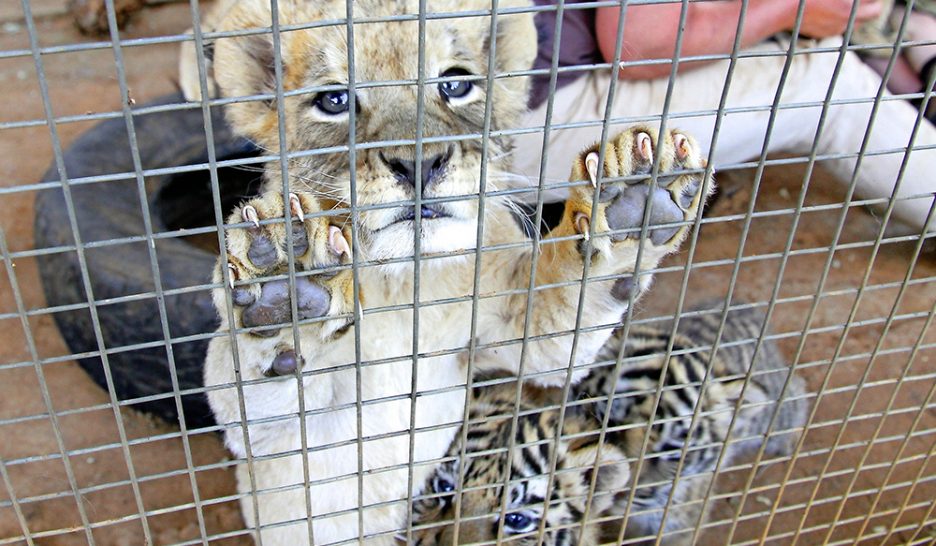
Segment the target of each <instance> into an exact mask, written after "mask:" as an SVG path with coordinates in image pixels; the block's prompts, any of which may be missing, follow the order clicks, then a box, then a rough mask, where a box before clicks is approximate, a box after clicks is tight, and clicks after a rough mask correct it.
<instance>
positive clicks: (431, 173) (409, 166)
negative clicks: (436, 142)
mask: <svg viewBox="0 0 936 546" xmlns="http://www.w3.org/2000/svg"><path fill="white" fill-rule="evenodd" d="M451 155H452V154H451V150H448V151H446V152H445V153H442V154H438V155H435V156H432V157H430V158H429V159H424V160H423V162H422V171H421V172H420V173H419V174H420V178H421V179H422V180H421V183H422V188H423V190H425V189H426V188H428V187H429V186H431V185H432V184H434V183H436V182H438V181H439V179H441V178H442V173H444V172H445V167H446V166H447V165H448V161H449V158H450V157H451ZM380 160H381V161H383V162H384V164H385V165H386V166H387V168H388V169H390V171H391V172H392V173H393V175H394V176H396V178H397V180H399V181H400V182H403V183H406V184H409V185H410V186H412V187H414V188H415V187H416V162H415V161H411V160H409V159H400V158H397V157H387V156H385V155H384V154H383V152H381V153H380Z"/></svg>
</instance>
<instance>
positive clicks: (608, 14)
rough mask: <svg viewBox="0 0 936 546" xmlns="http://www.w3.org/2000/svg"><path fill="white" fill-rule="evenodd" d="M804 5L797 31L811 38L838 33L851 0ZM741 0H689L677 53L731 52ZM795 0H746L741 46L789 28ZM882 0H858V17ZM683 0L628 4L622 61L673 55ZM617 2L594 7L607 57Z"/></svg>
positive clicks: (652, 69) (666, 68) (658, 72)
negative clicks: (693, 0) (679, 48)
mask: <svg viewBox="0 0 936 546" xmlns="http://www.w3.org/2000/svg"><path fill="white" fill-rule="evenodd" d="M805 1H806V11H805V12H804V14H803V23H802V26H801V28H800V33H801V34H803V35H805V36H811V37H813V38H825V37H828V36H834V35H836V34H841V33H842V32H843V31H844V30H845V27H846V26H847V23H848V18H849V15H850V13H851V9H852V3H853V0H805ZM741 4H742V3H741V1H740V0H731V1H706V2H690V3H689V6H688V11H687V13H686V26H685V30H684V31H683V44H682V49H681V51H680V56H681V57H692V56H699V55H718V54H728V53H730V52H731V49H732V47H733V46H734V41H735V31H736V30H737V27H738V17H739V16H740V13H741ZM798 7H799V0H750V1H749V3H748V9H747V13H746V15H745V19H744V27H743V29H742V36H741V47H742V48H745V47H750V46H753V45H755V44H757V43H759V42H761V41H763V40H764V39H766V38H768V37H770V36H772V35H774V34H776V33H778V32H783V31H787V30H792V28H793V25H794V23H795V20H796V12H797V9H798ZM881 9H882V7H881V2H880V0H862V2H861V5H860V6H859V7H858V13H857V16H856V20H857V22H859V23H860V22H863V21H867V20H870V19H874V18H875V17H877V16H878V15H879V14H880V12H881ZM681 11H682V3H680V2H676V3H665V4H652V5H633V6H628V7H627V12H626V19H625V25H624V47H623V48H622V51H621V60H622V61H636V60H646V59H671V58H672V57H673V53H674V51H675V48H676V39H677V36H678V35H679V20H680V12H681ZM620 16H621V8H618V7H607V8H598V10H597V14H596V17H595V34H596V37H597V40H598V46H599V48H600V49H601V54H602V56H603V57H604V59H605V60H606V61H612V60H614V49H615V40H616V38H617V27H618V22H619V20H620ZM699 64H700V63H699V62H691V63H680V68H681V69H688V68H694V67H698V66H699ZM669 72H670V64H669V63H666V64H646V65H637V66H630V67H625V68H623V69H622V70H621V72H620V76H621V78H622V79H653V78H659V77H663V76H667V75H669Z"/></svg>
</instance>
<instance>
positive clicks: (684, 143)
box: [673, 133, 691, 159]
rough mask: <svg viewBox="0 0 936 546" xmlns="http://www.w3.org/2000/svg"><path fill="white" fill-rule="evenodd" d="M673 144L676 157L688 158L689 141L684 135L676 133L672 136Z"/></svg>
mask: <svg viewBox="0 0 936 546" xmlns="http://www.w3.org/2000/svg"><path fill="white" fill-rule="evenodd" d="M673 144H674V145H675V146H676V157H678V158H679V159H686V158H687V157H689V152H690V151H691V150H690V149H689V139H688V138H687V137H686V135H683V134H680V133H676V134H675V135H673Z"/></svg>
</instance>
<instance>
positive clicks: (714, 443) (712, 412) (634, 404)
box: [572, 306, 808, 545]
mask: <svg viewBox="0 0 936 546" xmlns="http://www.w3.org/2000/svg"><path fill="white" fill-rule="evenodd" d="M705 308H708V309H709V311H708V312H706V313H703V314H701V315H695V316H691V317H686V318H683V319H682V320H680V323H679V329H678V331H677V333H676V334H675V336H671V333H672V327H671V326H670V325H666V326H663V327H661V326H646V325H634V326H632V327H631V328H630V331H629V332H628V337H627V339H626V340H624V339H622V337H623V336H622V332H621V331H617V332H615V334H614V335H613V336H612V337H611V339H609V341H608V342H607V344H605V346H604V348H603V350H602V352H601V354H599V356H598V358H599V362H601V361H605V362H608V361H611V363H610V364H607V365H605V366H602V367H599V368H595V369H594V371H592V373H590V374H589V375H588V377H586V378H585V380H583V381H582V382H581V383H579V384H578V385H576V386H575V387H574V389H573V393H572V396H574V397H576V398H577V399H579V400H585V399H592V402H590V403H588V404H587V405H585V406H580V407H581V408H582V409H584V410H585V411H589V412H591V413H592V415H593V416H594V417H595V418H596V419H598V420H601V419H603V418H604V417H605V413H606V412H607V411H608V404H607V397H608V395H609V394H610V393H611V391H612V390H613V391H614V395H615V398H614V401H613V403H612V404H611V410H610V411H611V415H610V417H609V420H608V423H609V424H608V426H609V428H612V427H613V428H616V429H618V430H620V433H619V436H618V437H617V438H618V440H619V441H620V443H619V444H618V446H619V447H621V448H622V449H623V450H624V451H626V452H627V454H628V456H629V457H630V458H631V461H632V470H634V472H635V474H637V475H636V476H635V477H634V481H636V487H637V489H636V491H635V492H634V494H633V501H632V502H633V504H632V505H631V507H630V512H629V514H628V519H627V530H626V533H625V537H626V538H628V539H636V538H638V537H647V540H648V543H650V544H653V543H655V539H656V535H657V534H658V532H659V529H660V527H661V525H662V526H663V532H664V533H665V534H664V535H663V536H664V538H663V540H662V541H661V543H662V544H666V545H678V544H689V543H690V539H691V537H692V530H694V529H695V528H696V526H697V525H700V524H702V523H704V522H705V521H706V518H707V515H708V514H707V508H708V506H707V504H708V503H706V506H703V504H702V499H703V497H704V495H705V492H706V491H707V489H708V487H709V484H710V482H711V480H712V477H713V475H714V472H715V470H716V464H717V462H718V457H719V454H720V452H721V449H722V446H723V445H724V444H725V440H726V435H727V433H728V428H729V425H730V423H731V419H732V416H733V415H734V411H735V407H736V404H737V402H738V399H739V397H741V395H742V389H743V386H744V383H745V378H746V376H747V374H748V372H749V371H752V374H751V379H750V382H749V384H748V387H747V389H746V390H744V392H743V396H744V400H743V401H742V403H741V406H740V408H741V409H740V412H739V415H738V417H737V419H736V421H735V425H734V427H733V429H732V430H731V439H730V442H729V447H728V451H727V452H726V454H725V457H724V458H723V465H725V464H730V463H731V462H732V461H734V460H736V459H737V457H738V456H739V455H743V454H751V453H754V452H756V451H757V449H758V448H759V447H760V445H761V444H762V443H763V442H764V441H766V443H767V445H766V447H765V452H766V453H767V454H769V455H774V456H780V455H785V454H788V453H789V452H790V451H791V448H792V447H793V445H794V444H795V443H796V440H797V439H798V435H799V431H800V429H801V428H802V426H803V425H804V423H805V421H806V413H807V409H808V407H807V406H808V404H807V402H806V400H805V399H804V398H803V396H802V395H803V394H804V392H805V386H804V382H803V380H802V378H800V377H798V376H796V375H795V374H794V375H793V377H791V378H790V385H789V387H788V388H787V393H786V395H785V396H784V402H783V405H782V407H781V409H780V411H779V412H778V414H777V417H776V422H775V423H774V426H773V429H772V430H771V432H770V436H769V437H768V438H766V439H765V435H766V434H767V429H768V425H769V424H770V419H771V416H772V415H773V413H774V411H773V410H774V409H775V407H776V402H777V400H778V399H779V398H780V394H781V390H782V388H783V385H784V383H785V382H786V380H787V376H788V375H789V373H790V370H789V367H788V366H787V364H786V363H785V362H784V360H783V358H782V356H781V355H780V352H779V350H778V348H777V346H776V345H775V344H774V343H773V342H772V341H769V340H767V341H764V342H763V343H762V344H761V346H760V349H759V350H758V352H757V355H756V358H755V355H754V349H755V346H756V340H757V338H758V337H759V336H760V334H761V329H762V327H763V323H764V317H763V316H762V315H760V314H759V313H757V312H755V311H752V310H750V309H745V310H737V311H731V312H730V313H729V314H728V317H727V319H726V322H725V325H724V329H723V332H722V336H721V339H720V341H719V348H718V351H717V352H716V354H715V357H714V358H711V350H710V349H711V347H712V345H713V344H714V342H715V340H716V334H717V332H718V327H719V323H720V320H721V315H722V313H721V311H719V310H713V309H711V307H710V306H705V307H703V309H705ZM625 341H626V343H625ZM671 341H672V353H671V356H670V358H669V365H668V366H666V371H665V376H664V374H663V370H664V363H665V362H664V357H665V354H666V349H667V346H668V345H669V343H670V342H671ZM622 344H625V347H624V357H625V358H626V359H627V361H626V362H624V364H622V366H621V370H620V373H619V374H617V376H616V377H613V374H614V367H615V366H614V363H613V361H615V360H616V359H617V355H618V352H619V351H620V349H621V345H622ZM710 360H711V372H710V374H709V375H708V378H707V380H708V381H709V383H708V385H707V386H706V387H705V388H704V389H702V388H701V383H702V381H703V379H705V378H706V370H707V369H708V366H709V361H710ZM752 360H753V362H754V363H753V367H752V366H751V362H752ZM660 383H662V393H661V396H660V401H659V405H658V406H657V408H656V411H655V412H654V410H653V406H654V402H655V398H656V391H657V389H658V387H659V386H660ZM791 398H792V400H791ZM695 412H698V417H697V418H696V423H695V425H692V429H691V432H690V426H691V424H692V415H693V413H695ZM651 414H653V425H652V426H651V427H650V428H649V430H648V427H647V424H648V422H649V418H650V416H651ZM647 435H649V438H647V439H646V440H647V447H646V452H645V454H644V458H643V461H642V462H641V464H640V468H639V472H637V465H636V464H635V463H634V462H633V461H634V458H636V457H638V456H639V455H640V451H641V447H642V445H643V443H644V439H645V436H647ZM687 444H688V446H687ZM684 449H685V451H686V454H685V458H684V459H683V462H682V467H681V468H679V461H680V458H682V452H683V450H684ZM677 471H678V473H679V480H678V481H676V486H675V491H673V483H674V480H675V478H676V475H677ZM633 485H634V484H633V483H632V484H631V486H633ZM671 492H672V497H673V500H672V501H671V503H670V509H669V510H668V513H667V514H666V520H665V523H664V522H663V510H664V507H665V506H666V503H667V500H668V498H669V496H670V494H671ZM629 497H630V495H620V496H619V498H618V500H619V502H618V503H617V504H616V505H615V506H614V507H612V508H611V509H610V512H613V513H617V514H623V513H624V512H625V510H626V503H627V500H628V499H629ZM617 525H618V529H617V531H619V529H620V527H619V526H620V523H618V524H617ZM615 534H616V533H615Z"/></svg>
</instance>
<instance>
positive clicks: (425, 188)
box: [214, 0, 536, 259]
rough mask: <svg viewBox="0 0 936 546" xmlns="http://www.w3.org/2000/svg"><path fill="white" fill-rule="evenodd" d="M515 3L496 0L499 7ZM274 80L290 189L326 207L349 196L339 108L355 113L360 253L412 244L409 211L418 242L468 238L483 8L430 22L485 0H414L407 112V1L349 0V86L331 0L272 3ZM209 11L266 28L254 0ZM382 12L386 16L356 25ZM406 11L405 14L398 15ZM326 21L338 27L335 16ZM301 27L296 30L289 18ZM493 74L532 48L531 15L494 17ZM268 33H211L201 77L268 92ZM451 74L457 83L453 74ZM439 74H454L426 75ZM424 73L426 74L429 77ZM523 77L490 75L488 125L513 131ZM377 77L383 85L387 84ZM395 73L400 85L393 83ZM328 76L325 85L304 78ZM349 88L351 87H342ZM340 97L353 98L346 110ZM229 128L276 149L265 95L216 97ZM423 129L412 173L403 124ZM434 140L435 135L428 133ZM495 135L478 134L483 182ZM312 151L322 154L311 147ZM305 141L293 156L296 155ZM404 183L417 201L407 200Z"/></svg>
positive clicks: (519, 61) (273, 166)
mask: <svg viewBox="0 0 936 546" xmlns="http://www.w3.org/2000/svg"><path fill="white" fill-rule="evenodd" d="M515 4H521V5H522V4H523V2H519V0H518V1H511V2H501V8H502V9H503V8H505V7H511V6H512V5H513V7H516V6H515ZM279 6H280V14H279V24H280V26H281V27H285V29H284V30H283V31H282V32H281V34H280V37H281V39H280V50H281V58H282V74H283V77H282V81H283V87H284V91H285V96H286V99H285V101H284V104H283V108H284V111H285V127H284V129H285V135H286V144H285V146H284V147H285V149H286V151H288V152H293V153H295V152H299V153H300V154H299V155H300V157H294V158H291V159H290V161H289V174H290V187H291V188H292V189H295V190H306V191H312V192H316V193H318V194H319V195H320V196H321V197H322V198H323V199H324V200H325V201H326V203H327V204H328V203H330V204H333V205H336V206H339V207H347V206H348V205H349V204H350V203H351V200H352V187H351V176H350V174H351V173H350V167H349V165H350V162H349V158H350V155H349V153H348V151H347V150H343V149H342V148H346V147H347V145H348V143H349V136H350V134H351V132H352V127H351V126H350V117H351V116H350V110H351V108H352V107H353V108H354V110H355V124H354V127H353V133H354V142H356V143H357V145H358V147H357V150H356V157H355V166H356V169H355V180H356V185H355V190H356V193H357V195H356V199H357V204H358V205H359V206H360V207H361V208H362V210H361V212H360V224H359V225H360V227H361V232H360V233H361V236H362V237H361V239H362V243H363V244H364V250H365V252H367V254H368V257H370V258H373V259H385V258H392V257H400V256H410V255H412V253H413V242H414V237H413V235H414V219H415V216H416V215H419V216H421V218H422V228H421V235H422V237H421V239H420V241H421V250H422V252H439V251H448V250H456V249H460V248H471V247H473V246H474V244H475V232H476V227H475V226H476V221H477V213H478V199H477V194H478V191H479V185H480V182H479V181H480V179H481V148H482V146H481V138H480V135H481V133H482V132H483V129H484V123H485V103H486V99H487V94H488V93H487V89H486V87H487V86H486V82H485V81H483V80H477V81H465V79H464V78H465V77H471V76H477V77H481V78H484V77H486V75H487V74H488V68H489V67H488V63H489V51H490V48H491V47H492V45H494V44H493V42H494V40H492V39H491V35H490V33H491V19H490V17H455V18H441V19H437V18H435V17H436V14H440V13H459V12H465V11H482V12H483V11H484V10H490V2H489V1H487V0H470V1H458V2H456V1H441V0H434V1H430V2H429V3H428V10H427V12H428V13H430V14H432V17H433V18H432V19H429V20H427V21H425V41H424V48H423V49H424V52H425V56H424V59H423V67H424V72H423V76H424V79H425V80H429V82H427V83H426V84H425V85H424V86H423V87H422V92H423V108H422V111H420V109H419V107H418V104H419V100H418V97H419V88H418V86H417V85H415V83H413V82H415V80H416V79H417V78H418V77H419V64H420V62H419V61H420V59H419V49H420V42H419V26H420V24H419V22H418V21H417V20H415V16H416V14H418V2H416V1H414V0H400V1H396V2H393V1H388V0H364V1H356V2H354V18H355V20H356V21H358V20H364V22H356V23H355V24H354V25H353V32H354V34H353V41H354V64H353V74H354V75H353V78H354V82H355V86H356V88H355V89H354V90H353V92H352V91H351V90H349V89H348V86H349V51H348V49H349V48H348V28H347V25H346V24H345V23H343V22H341V21H340V20H342V19H344V18H345V17H346V3H345V1H344V0H333V1H317V2H310V1H308V0H280V2H279ZM227 7H228V9H226V10H220V12H219V13H218V14H217V17H218V18H219V20H218V21H217V24H216V27H217V28H218V30H245V29H256V28H263V27H269V26H270V25H271V22H270V20H271V17H270V11H269V9H270V8H269V2H267V1H266V0H241V1H239V2H233V3H231V4H229V5H228V6H227ZM379 17H390V18H395V19H396V20H392V21H389V22H388V21H381V22H366V20H367V19H373V18H379ZM410 19H412V20H410ZM336 23H338V24H336ZM296 26H300V27H301V26H305V27H307V28H300V29H298V30H289V28H290V27H296ZM496 36H497V39H496V50H495V51H496V56H495V59H494V64H493V71H494V73H495V74H503V73H508V72H515V71H520V70H526V69H529V67H530V66H531V65H532V61H533V57H534V55H535V52H536V37H535V30H534V27H533V23H532V15H531V14H529V13H523V14H501V15H499V16H498V18H497V33H496ZM274 58H275V57H274V47H273V41H272V38H271V36H270V35H269V34H268V33H267V34H256V35H249V36H240V37H236V38H222V39H219V40H217V42H216V45H215V52H214V74H215V78H216V80H217V84H218V87H219V89H220V91H221V94H222V95H223V96H225V97H242V96H251V95H256V94H265V93H271V94H272V93H275V92H276V84H275V82H276V79H275V64H274ZM459 77H461V78H463V79H462V80H458V79H457V78H459ZM439 78H456V79H454V80H451V79H448V80H446V81H438V79H439ZM433 80H435V81H433ZM526 80H527V78H523V77H520V78H517V77H511V78H497V79H495V80H494V84H493V89H492V93H493V96H492V97H491V107H492V111H491V131H494V132H496V131H498V130H501V129H505V128H512V127H516V122H517V120H518V118H519V116H520V114H522V113H523V111H524V109H525V105H526V91H527V81H526ZM378 82H397V83H393V84H388V83H378ZM406 82H409V83H406ZM322 86H329V87H328V88H327V89H325V90H321V89H319V90H311V89H310V88H316V87H322ZM352 95H353V96H352ZM352 105H353V106H352ZM227 113H228V118H229V119H230V121H231V123H232V125H233V127H234V129H235V130H236V131H237V132H239V133H240V134H243V135H245V136H247V137H249V138H251V139H253V140H254V141H255V142H257V143H258V144H259V145H261V146H262V147H263V148H264V149H265V150H268V151H269V152H271V153H276V152H278V151H279V150H280V149H281V148H282V147H281V146H280V142H279V131H280V127H279V122H278V117H277V104H276V101H275V100H273V101H250V102H237V103H234V104H230V105H228V110H227ZM420 118H421V120H422V123H421V126H422V133H421V136H422V138H423V139H424V143H423V146H422V155H421V169H420V170H421V172H420V173H419V178H418V179H417V176H416V174H417V173H416V169H417V166H416V159H417V154H416V147H415V146H414V144H413V143H412V142H407V141H413V140H415V139H416V137H417V133H418V131H417V124H418V123H419V120H420ZM440 137H441V138H440ZM508 148H509V142H508V140H507V138H506V137H503V136H497V135H496V134H495V135H494V136H492V137H491V139H490V144H489V151H488V155H487V158H488V172H489V175H488V183H487V189H489V190H490V189H493V188H494V187H496V179H497V172H498V171H499V170H500V169H501V168H502V167H501V165H502V164H503V163H502V162H503V156H505V155H507V152H508ZM323 149H324V150H323ZM303 151H308V152H307V153H302V152H303ZM267 165H268V167H267V169H268V171H267V178H268V186H267V189H268V190H269V189H279V188H280V187H281V186H280V182H281V174H280V171H279V162H278V161H273V162H270V163H268V164H267ZM417 187H419V188H421V190H422V199H423V200H426V201H427V202H426V203H424V204H423V206H422V207H421V210H418V211H417V210H414V207H413V205H412V204H410V205H406V204H405V202H407V201H412V200H413V199H414V198H415V196H416V191H417Z"/></svg>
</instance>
